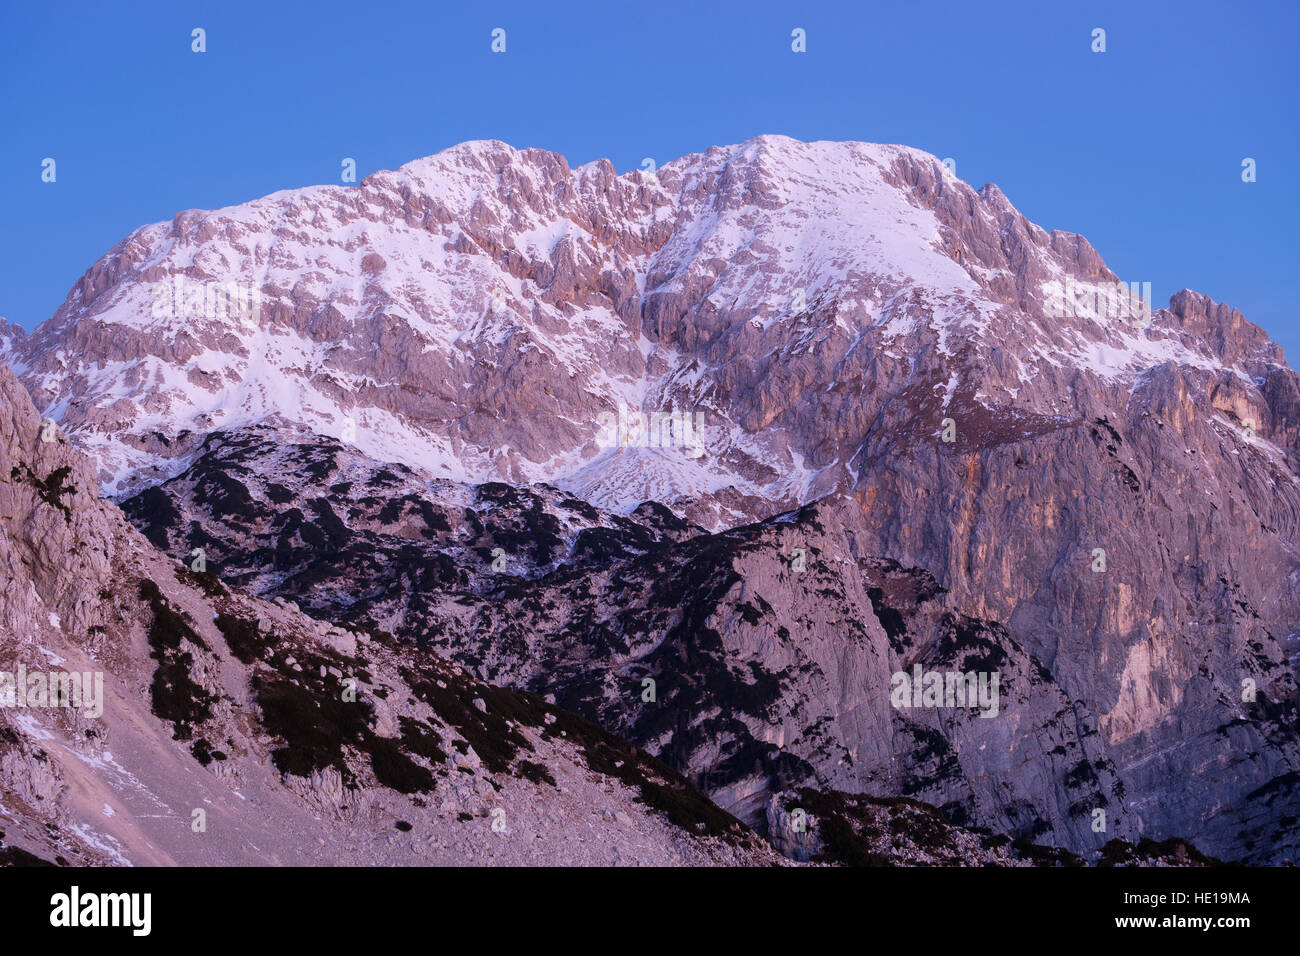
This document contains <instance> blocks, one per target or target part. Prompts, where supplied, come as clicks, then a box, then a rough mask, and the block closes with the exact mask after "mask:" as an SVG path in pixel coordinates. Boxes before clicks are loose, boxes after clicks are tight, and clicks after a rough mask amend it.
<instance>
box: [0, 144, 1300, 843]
mask: <svg viewBox="0 0 1300 956" xmlns="http://www.w3.org/2000/svg"><path fill="white" fill-rule="evenodd" d="M1117 281H1118V279H1117V277H1116V276H1114V275H1113V274H1112V273H1111V272H1110V271H1109V270H1107V268H1106V267H1105V265H1104V263H1103V262H1102V260H1101V258H1100V256H1099V255H1098V254H1097V253H1096V252H1095V251H1094V250H1093V249H1092V248H1091V246H1089V245H1088V243H1087V242H1086V240H1084V239H1082V238H1081V237H1078V236H1074V235H1071V234H1066V233H1059V232H1054V233H1047V232H1045V231H1043V230H1041V229H1039V228H1038V227H1036V226H1034V225H1033V224H1032V223H1029V222H1028V221H1027V220H1025V218H1024V217H1023V216H1021V215H1020V214H1019V213H1018V212H1016V210H1015V209H1014V208H1013V207H1012V206H1011V204H1010V203H1009V202H1008V200H1007V199H1006V197H1005V196H1003V195H1002V193H1001V192H1000V191H999V190H998V189H997V188H996V187H994V186H986V187H984V188H983V189H982V190H979V191H975V190H972V189H971V188H970V187H969V186H967V185H966V184H964V183H962V182H960V181H958V180H956V179H955V178H954V177H953V176H951V175H950V174H949V173H948V172H947V171H946V170H945V169H944V167H943V166H942V165H941V164H939V163H938V162H937V161H936V160H935V159H934V158H933V157H930V156H927V155H925V154H923V153H919V152H917V151H914V150H909V149H905V148H901V147H886V146H872V145H867V144H854V143H841V144H833V143H812V144H803V143H796V142H794V141H791V140H787V139H783V138H779V137H761V138H759V139H756V140H752V141H750V142H748V143H746V144H743V145H741V146H736V147H725V148H717V149H713V150H709V151H708V152H706V153H703V154H699V155H694V156H688V157H685V158H683V159H681V160H678V161H676V162H673V163H669V164H666V165H664V166H661V167H660V168H659V171H658V172H657V173H656V174H655V175H653V176H650V175H646V174H643V173H640V172H636V173H631V174H628V175H624V176H617V175H615V174H614V171H613V169H612V168H611V167H610V166H609V164H608V163H603V162H602V163H594V164H590V165H588V166H584V167H581V168H578V169H570V168H569V167H568V165H567V164H566V163H565V162H564V160H563V158H561V157H559V156H556V155H554V154H550V153H545V152H542V151H538V150H526V151H517V150H513V149H511V148H510V147H508V146H505V145H504V144H500V143H471V144H465V145H463V146H461V147H457V148H455V149H453V150H448V151H446V152H444V153H440V154H438V155H437V156H434V157H430V158H428V159H424V160H419V161H417V162H414V163H411V164H408V165H407V166H404V167H402V168H401V169H400V170H397V171H394V172H384V173H378V174H376V175H374V176H372V177H369V178H368V179H367V180H366V181H365V182H364V183H362V184H361V186H360V187H359V188H336V187H321V188H315V189H307V190H298V191H293V192H287V193H279V194H275V195H273V196H270V197H267V198H265V199H262V200H259V201H257V202H253V203H249V204H246V205H244V206H239V207H233V208H230V209H225V210H218V211H216V212H210V213H205V212H200V211H189V212H185V213H182V214H180V215H178V216H177V217H176V219H175V220H174V221H173V222H171V223H164V224H158V225H154V226H149V227H145V228H143V229H140V230H138V231H137V232H136V233H134V234H132V235H131V236H130V237H128V238H127V239H126V240H125V241H124V242H123V243H121V244H120V245H119V246H118V247H117V248H115V249H114V250H112V251H111V252H110V253H109V254H108V255H107V256H105V257H104V259H103V260H101V262H100V263H98V264H96V266H95V267H93V268H92V269H91V270H90V272H88V273H87V274H86V276H85V277H83V279H82V280H81V282H79V283H78V285H77V286H76V287H74V289H73V290H72V292H71V293H70V295H69V298H68V300H67V302H66V303H65V304H64V306H63V307H62V308H61V309H60V310H59V312H58V313H57V314H56V315H55V316H54V318H52V319H51V320H50V321H49V322H48V323H46V324H45V325H43V326H42V327H40V328H39V329H37V330H36V331H35V332H34V333H32V334H31V335H22V334H20V333H18V332H17V331H16V330H13V329H8V330H0V344H3V346H4V354H5V356H6V357H7V358H8V360H9V361H10V362H11V363H12V364H13V365H14V368H15V370H16V371H17V372H18V374H19V375H20V377H21V378H22V380H23V382H24V383H25V384H26V385H27V386H28V387H29V388H30V389H31V390H32V393H33V395H34V396H35V397H36V399H37V404H38V406H40V407H41V408H42V409H44V411H45V413H46V414H48V415H50V416H51V417H52V418H54V419H56V420H58V421H59V422H60V424H61V426H62V428H63V429H64V430H65V431H66V433H67V434H68V435H69V436H71V438H72V439H73V440H75V441H76V442H77V443H78V444H80V445H82V446H83V447H85V448H87V449H88V450H90V451H92V452H94V454H95V455H96V456H97V458H98V462H99V472H98V478H99V480H100V482H101V486H102V487H103V488H104V490H105V491H106V492H108V493H109V494H111V495H114V496H116V497H117V498H119V499H120V500H122V501H124V502H125V505H126V508H127V510H128V513H129V514H131V516H132V518H133V520H134V521H135V522H136V523H137V524H138V525H139V526H140V527H141V528H142V529H143V530H145V531H146V532H147V533H148V534H149V535H150V536H151V537H152V538H153V539H154V540H155V542H156V543H157V544H159V545H160V546H164V547H166V548H167V549H169V551H170V552H171V553H172V555H173V556H174V557H175V556H177V555H184V554H188V552H189V550H190V549H192V548H194V547H205V548H207V549H209V551H210V552H211V554H212V556H213V564H214V567H215V568H217V569H218V570H219V573H221V574H222V575H225V576H227V580H229V581H231V582H233V583H235V584H238V585H240V586H246V587H249V588H251V589H252V590H254V591H256V592H257V593H261V594H266V595H272V596H275V595H279V596H292V597H294V598H295V599H299V600H301V601H302V602H303V606H304V608H305V609H306V610H308V611H309V612H310V613H312V614H316V615H319V616H321V617H324V618H326V619H330V620H339V621H351V622H355V623H356V624H358V625H359V626H365V627H371V628H374V629H376V630H382V631H386V632H389V633H391V634H393V635H395V636H396V637H397V638H398V639H400V640H402V641H405V642H407V643H408V644H411V645H416V644H418V645H423V646H426V647H434V648H438V649H440V650H442V651H443V652H444V653H447V654H448V655H450V656H451V657H452V658H453V659H455V660H459V661H461V662H462V663H464V664H465V665H468V666H469V667H471V668H473V669H475V670H476V672H478V673H480V675H481V676H483V677H485V678H488V679H491V680H495V681H499V682H503V683H507V684H510V685H511V686H515V687H519V688H530V689H533V690H535V691H541V692H547V693H554V694H555V695H556V697H557V700H559V701H560V702H561V703H563V704H567V705H568V706H570V707H573V708H575V709H577V710H579V711H580V712H582V713H584V714H586V715H587V716H588V717H591V718H593V719H597V720H599V721H601V722H602V723H604V724H605V725H606V726H608V727H609V728H610V729H612V730H616V731H618V732H621V733H624V734H626V735H628V736H629V737H630V738H632V739H633V740H635V741H637V742H639V743H642V744H644V745H645V746H646V747H647V748H649V749H650V750H651V751H652V752H655V753H659V754H660V755H661V756H663V757H664V758H665V759H666V760H667V761H668V762H670V763H673V764H674V765H676V766H677V767H679V768H680V769H682V770H684V771H687V772H688V773H690V774H692V775H696V776H697V779H699V780H700V781H701V782H703V783H704V784H705V785H706V786H707V787H708V789H709V790H710V792H712V793H713V794H714V796H715V797H716V798H717V799H718V800H719V801H720V802H721V803H722V804H723V805H724V806H728V807H730V808H732V809H733V810H734V811H735V812H737V813H738V814H739V815H741V816H742V817H744V818H745V819H746V820H749V821H751V822H753V823H754V824H755V825H758V826H760V828H761V827H762V826H763V820H764V819H765V811H764V810H763V807H764V805H765V801H766V800H768V799H770V797H771V796H772V795H773V794H775V793H777V792H781V791H784V790H785V789H786V788H788V787H790V786H794V785H796V784H798V785H803V784H810V785H813V786H815V787H824V788H833V789H842V790H845V791H848V792H851V793H868V794H873V795H876V796H890V795H918V796H920V797H922V798H923V799H926V800H929V801H931V802H934V803H937V804H940V805H942V806H943V807H944V810H945V812H946V813H947V814H948V815H949V817H950V818H951V819H953V820H954V821H955V822H959V823H969V824H971V825H978V826H986V827H990V828H992V829H997V830H1005V831H1007V832H1009V833H1012V834H1013V835H1015V836H1024V837H1026V838H1041V839H1045V840H1048V842H1055V843H1057V844H1059V845H1061V846H1064V847H1067V848H1069V849H1072V850H1074V851H1076V852H1091V851H1093V850H1096V849H1098V848H1099V847H1100V845H1101V844H1102V843H1104V842H1105V841H1106V840H1107V839H1110V838H1111V837H1115V836H1120V837H1124V838H1134V839H1137V838H1140V837H1149V838H1154V839H1157V840H1163V839H1165V838H1167V837H1174V836H1181V837H1188V838H1191V839H1193V840H1195V841H1196V843H1197V844H1198V845H1199V846H1201V847H1202V848H1203V849H1205V850H1206V851H1207V852H1210V853H1213V854H1215V855H1217V856H1222V857H1226V858H1232V859H1248V860H1255V861H1276V860H1280V859H1284V858H1290V857H1293V856H1294V854H1295V845H1296V839H1297V838H1296V835H1295V828H1294V820H1295V819H1296V817H1297V813H1296V809H1297V805H1298V804H1300V792H1297V786H1296V781H1297V779H1298V778H1297V772H1298V771H1300V767H1298V766H1297V764H1298V761H1300V750H1298V746H1300V745H1298V743H1297V728H1296V722H1297V717H1296V714H1297V710H1296V708H1297V699H1298V695H1297V689H1296V684H1295V678H1294V660H1295V655H1296V654H1297V650H1298V649H1297V647H1296V639H1295V635H1296V633H1297V632H1298V631H1300V625H1298V624H1297V620H1298V619H1300V607H1298V606H1297V589H1296V581H1297V580H1300V579H1297V578H1296V575H1295V572H1296V571H1297V570H1300V568H1298V566H1297V560H1296V549H1295V542H1296V538H1297V530H1298V529H1297V520H1298V517H1297V516H1298V515H1300V488H1298V487H1297V485H1298V484H1300V479H1298V478H1297V474H1296V467H1297V452H1298V451H1300V446H1298V445H1297V439H1298V437H1300V431H1298V425H1297V423H1298V421H1300V387H1298V383H1297V378H1296V375H1295V373H1294V372H1292V370H1291V369H1290V368H1289V367H1287V365H1286V364H1285V362H1284V360H1283V358H1282V355H1281V352H1280V350H1279V349H1278V348H1277V346H1275V345H1274V344H1273V343H1271V342H1270V341H1269V340H1268V338H1267V336H1266V335H1264V333H1263V332H1262V331H1261V330H1260V329H1258V328H1257V327H1255V326H1253V325H1251V324H1250V323H1249V322H1248V321H1246V319H1245V318H1244V317H1242V316H1241V315H1240V313H1238V312H1236V311H1234V310H1232V309H1231V308H1229V307H1227V306H1223V305H1219V304H1216V303H1213V302H1210V301H1209V300H1208V299H1206V298H1205V297H1203V296H1200V295H1197V294H1195V293H1192V292H1181V293H1179V294H1177V295H1176V296H1174V297H1173V299H1172V300H1171V301H1170V303H1169V306H1168V307H1167V308H1164V309H1158V310H1155V309H1152V307H1151V303H1149V302H1144V301H1141V300H1138V299H1136V298H1134V297H1133V296H1131V295H1128V294H1125V295H1118V294H1116V288H1115V284H1116V282H1117ZM223 289H233V290H234V291H235V292H236V293H238V294H243V295H244V298H243V300H240V301H244V302H247V303H256V304H257V309H256V311H255V312H254V310H252V309H251V307H250V308H249V309H247V310H246V314H236V315H234V316H233V317H232V316H231V315H230V314H228V313H229V312H230V311H231V309H230V305H231V296H229V295H224V297H223V293H222V291H221V290H223ZM240 290H243V293H240ZM238 294H237V295H236V296H235V298H236V299H237V300H238V299H239V295H238ZM238 304H239V302H238V301H237V302H236V305H238ZM236 312H238V309H236ZM128 499H129V500H128ZM644 502H649V504H643V503H644ZM796 549H801V550H803V551H804V558H803V560H804V565H803V566H804V570H803V571H800V572H795V571H793V570H792V561H793V560H794V558H793V552H794V551H795V550H796ZM494 564H496V567H495V568H494V567H493V565H494ZM760 599H761V600H760ZM967 662H978V663H980V664H982V665H987V668H986V669H987V670H990V671H996V672H997V673H998V674H999V677H1000V680H1001V684H1000V688H1001V695H1002V699H1001V703H1000V708H999V713H998V715H997V716H996V717H980V716H978V715H977V714H974V713H963V712H957V711H955V710H953V709H951V708H934V709H930V708H924V707H922V708H900V707H895V706H894V705H893V703H892V702H891V699H890V692H891V682H892V681H893V675H894V674H895V673H899V672H905V671H907V670H908V669H909V668H911V667H913V666H915V665H916V664H918V663H920V664H922V665H923V668H924V669H926V670H945V669H948V668H950V667H964V666H966V663H967ZM931 665H933V666H931ZM968 669H970V670H971V671H972V672H974V671H975V670H979V669H980V668H975V667H974V666H973V663H972V664H971V666H970V667H969V668H968ZM646 679H652V680H655V681H656V685H655V686H656V703H657V705H658V706H650V702H649V701H644V702H643V701H642V699H641V693H642V684H641V682H642V681H644V680H646ZM1171 780H1177V781H1178V782H1179V784H1178V786H1177V787H1176V788H1173V787H1171V786H1170V783H1169V782H1170V781H1171ZM1096 810H1103V811H1105V812H1106V820H1107V830H1106V831H1104V832H1099V831H1097V830H1095V829H1094V828H1093V825H1092V821H1093V819H1094V817H1093V813H1094V811H1096Z"/></svg>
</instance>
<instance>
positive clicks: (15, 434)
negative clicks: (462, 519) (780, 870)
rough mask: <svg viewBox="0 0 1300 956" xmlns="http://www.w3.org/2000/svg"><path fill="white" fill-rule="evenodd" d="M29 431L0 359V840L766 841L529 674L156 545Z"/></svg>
mask: <svg viewBox="0 0 1300 956" xmlns="http://www.w3.org/2000/svg"><path fill="white" fill-rule="evenodd" d="M44 434H45V435H46V436H49V437H50V440H48V441H46V440H43V430H42V428H41V426H40V422H39V419H38V416H37V414H36V410H35V409H34V408H33V407H32V405H31V402H30V400H29V399H28V397H27V395H26V393H25V392H24V391H23V389H22V387H21V386H20V385H19V384H18V383H17V382H16V381H15V380H14V378H13V376H12V375H11V374H10V373H9V371H8V369H5V368H3V367H0V464H2V465H3V466H4V473H3V475H0V568H3V571H4V573H3V576H2V577H0V581H2V582H3V589H2V590H0V671H2V672H3V673H0V844H3V846H0V861H3V862H24V861H27V862H30V861H32V860H34V859H35V860H45V861H51V862H58V863H70V864H92V865H95V864H128V863H130V864H154V865H160V864H172V863H183V864H192V865H222V864H268V863H270V864H302V865H309V864H322V863H329V864H338V863H349V864H368V863H369V864H374V863H388V864H393V863H399V864H411V863H444V864H447V863H452V864H460V863H508V864H521V863H544V864H555V863H583V864H611V863H619V862H624V863H632V862H637V863H647V862H648V863H658V864H661V865H671V864H684V865H689V864H710V863H726V864H732V865H736V864H740V865H755V864H771V863H773V862H777V861H779V860H780V857H778V856H777V855H776V854H775V853H774V852H773V851H772V850H771V848H770V847H768V846H767V844H766V843H764V842H763V841H762V840H761V839H760V838H759V837H757V836H756V835H755V834H754V833H752V832H751V831H749V830H748V829H747V828H745V827H744V826H743V825H741V824H740V823H738V822H737V821H735V820H734V819H732V818H731V817H729V816H728V815H727V814H725V813H723V812H722V811H720V810H719V809H718V808H717V807H716V806H714V805H712V804H711V803H709V801H708V800H707V799H705V798H704V797H703V796H701V795H700V794H699V793H698V792H697V791H696V790H695V789H694V788H692V787H691V786H690V785H689V784H688V783H687V782H686V781H685V780H683V779H682V778H681V777H680V776H679V775H678V774H677V773H675V772H674V771H672V770H670V769H669V768H668V767H666V766H664V765H662V764H661V763H659V762H658V761H656V760H654V759H653V758H651V757H649V756H648V755H646V754H644V753H643V752H641V751H639V750H637V749H636V748H634V747H632V746H630V745H628V744H627V743H625V742H624V741H622V740H619V739H618V738H615V737H613V736H611V735H610V734H608V733H605V732H604V731H602V730H600V729H599V728H597V727H595V726H593V725H591V724H589V723H587V722H585V721H583V720H581V719H580V718H577V717H575V716H574V715H572V714H570V713H567V712H566V711H563V710H561V709H559V708H557V707H555V706H554V705H553V704H551V703H549V702H548V701H546V700H544V699H542V698H541V697H538V696H535V695H528V694H514V693H510V692H507V691H503V690H501V689H499V688H497V687H494V686H491V685H489V684H486V683H483V682H482V681H479V680H477V679H475V678H473V677H472V676H470V675H468V674H466V673H465V672H464V670H463V669H462V668H460V667H459V666H456V665H454V664H450V663H448V662H447V661H445V660H443V659H442V658H440V657H437V656H435V655H433V654H431V653H427V652H423V651H419V650H417V649H414V648H411V647H406V646H399V645H397V644H395V643H394V642H393V641H392V640H391V639H389V638H386V637H383V636H382V635H370V634H366V633H363V632H357V631H354V630H350V629H346V628H338V627H334V626H330V625H326V624H322V623H319V622H316V621H314V620H312V619H310V618H308V617H306V616H305V615H303V614H302V613H301V612H299V611H298V610H297V608H295V607H293V606H292V605H290V604H287V603H283V602H280V603H272V602H267V601H261V600H257V599H254V598H251V597H248V596H245V595H243V594H241V593H239V592H236V591H232V590H230V589H228V588H227V587H226V586H225V585H223V584H222V583H221V581H220V580H219V579H218V578H217V577H216V576H215V575H213V574H211V573H210V572H204V573H195V572H193V571H192V570H190V569H188V568H186V567H185V566H184V565H183V564H182V563H181V562H179V561H175V560H171V559H169V558H168V557H167V556H165V555H163V554H161V553H159V552H158V551H156V550H155V549H154V548H153V547H152V546H151V545H150V544H149V543H148V542H147V541H146V540H145V539H144V538H143V537H141V536H140V535H139V534H138V533H137V532H136V531H135V530H134V529H132V528H131V526H130V525H129V524H128V523H127V522H126V521H125V520H124V518H123V517H122V515H121V513H120V512H119V511H118V510H117V509H116V508H115V507H114V506H112V505H111V504H108V503H105V502H102V501H100V500H99V499H98V497H97V495H96V494H95V491H94V471H93V469H92V468H91V467H90V465H89V464H88V462H87V461H86V460H85V458H84V457H83V456H82V455H81V454H80V453H78V452H76V451H75V450H73V449H72V448H71V447H70V446H69V444H68V442H67V441H66V439H64V438H63V437H62V436H57V435H50V433H49V432H45V433H44ZM20 669H21V670H20ZM20 673H21V674H24V675H25V679H24V680H23V681H22V682H21V685H20V686H18V687H16V686H15V683H16V679H15V675H18V674H20ZM74 673H75V674H76V675H78V678H79V683H78V684H77V685H76V690H75V691H70V692H69V693H68V694H67V696H66V698H63V699H62V700H61V699H60V698H59V697H58V695H57V694H56V692H55V691H54V689H53V688H54V686H55V683H56V677H55V675H62V674H74ZM92 675H93V677H92ZM38 677H39V682H38V680H37V678H38ZM68 686H69V687H71V686H72V685H70V684H69V685H68ZM96 688H97V689H96Z"/></svg>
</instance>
